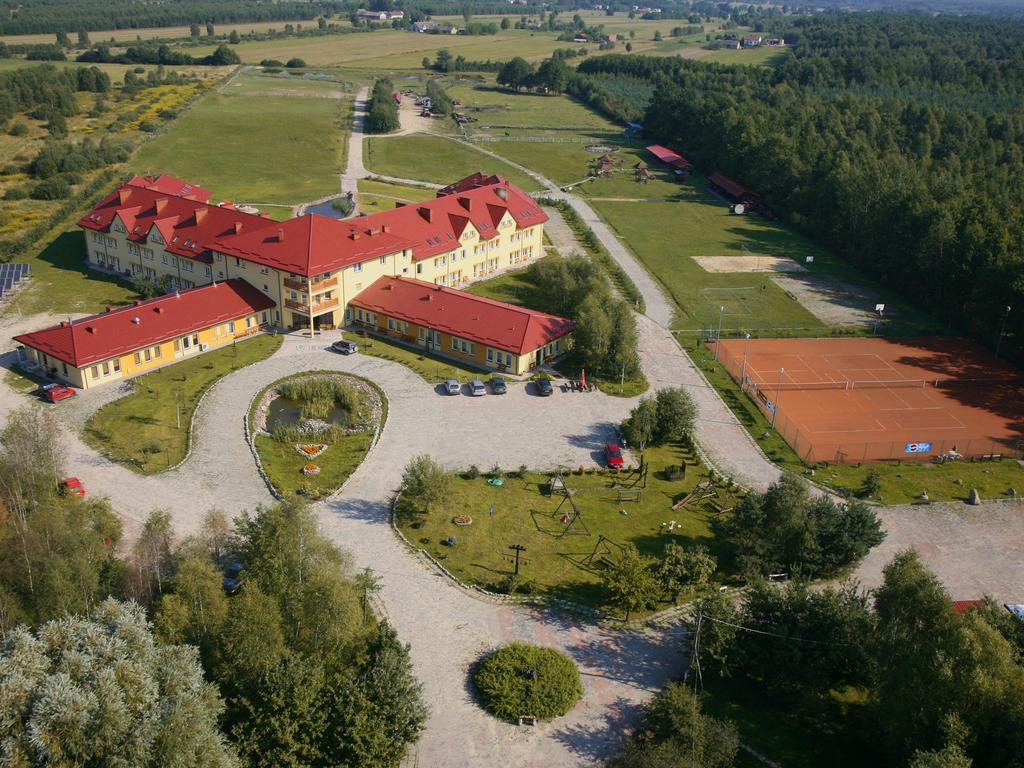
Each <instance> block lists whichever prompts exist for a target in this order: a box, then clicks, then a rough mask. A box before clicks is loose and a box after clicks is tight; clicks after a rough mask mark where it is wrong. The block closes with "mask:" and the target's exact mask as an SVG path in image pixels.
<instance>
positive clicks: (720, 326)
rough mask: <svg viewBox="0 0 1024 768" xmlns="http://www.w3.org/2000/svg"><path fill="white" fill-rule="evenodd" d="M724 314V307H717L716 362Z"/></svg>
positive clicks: (720, 342)
mask: <svg viewBox="0 0 1024 768" xmlns="http://www.w3.org/2000/svg"><path fill="white" fill-rule="evenodd" d="M724 314H725V307H724V306H721V305H720V306H719V307H718V341H716V342H715V360H718V350H719V349H721V347H722V315H724Z"/></svg>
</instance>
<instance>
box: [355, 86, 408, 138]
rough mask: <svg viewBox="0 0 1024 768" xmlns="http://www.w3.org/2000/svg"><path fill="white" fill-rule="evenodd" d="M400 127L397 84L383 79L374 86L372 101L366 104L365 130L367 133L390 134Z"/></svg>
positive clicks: (371, 93)
mask: <svg viewBox="0 0 1024 768" xmlns="http://www.w3.org/2000/svg"><path fill="white" fill-rule="evenodd" d="M398 127H399V121H398V102H397V101H395V84H394V83H392V82H391V81H390V80H388V79H387V78H381V79H379V80H377V81H376V82H375V83H374V84H373V90H372V91H371V92H370V99H369V101H367V103H366V118H365V119H364V122H363V128H364V129H365V130H366V132H367V133H390V132H391V131H397V130H398Z"/></svg>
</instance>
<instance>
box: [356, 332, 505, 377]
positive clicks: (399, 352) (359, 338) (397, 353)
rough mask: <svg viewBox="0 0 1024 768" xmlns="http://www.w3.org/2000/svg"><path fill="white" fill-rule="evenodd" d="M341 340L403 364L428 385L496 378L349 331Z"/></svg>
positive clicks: (360, 351)
mask: <svg viewBox="0 0 1024 768" xmlns="http://www.w3.org/2000/svg"><path fill="white" fill-rule="evenodd" d="M342 336H343V337H344V338H346V339H348V340H350V341H354V342H356V343H357V344H358V345H359V354H361V355H370V356H371V357H379V358H381V359H383V360H391V361H392V362H395V363H401V364H402V365H404V366H405V367H407V368H409V369H410V370H411V371H412V372H413V373H415V374H417V375H418V376H421V377H422V378H423V379H424V380H426V381H427V383H429V384H440V383H441V382H442V381H444V380H445V379H456V380H458V381H461V382H467V381H469V380H471V379H486V378H491V377H493V376H494V375H496V374H494V372H493V371H488V370H486V369H484V368H474V367H472V366H468V365H463V364H461V363H458V362H455V361H453V360H449V359H447V358H443V357H437V356H435V355H429V354H426V353H425V352H424V351H423V350H419V349H412V348H410V347H407V346H404V345H402V344H397V343H395V342H393V341H390V340H388V339H383V338H380V337H378V336H364V335H362V334H360V333H352V332H350V331H345V332H344V333H343V334H342Z"/></svg>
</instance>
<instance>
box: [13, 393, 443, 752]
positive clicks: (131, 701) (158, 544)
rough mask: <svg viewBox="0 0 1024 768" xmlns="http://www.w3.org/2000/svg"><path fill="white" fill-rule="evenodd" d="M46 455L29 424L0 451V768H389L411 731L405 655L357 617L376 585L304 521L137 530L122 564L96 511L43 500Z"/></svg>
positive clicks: (211, 514)
mask: <svg viewBox="0 0 1024 768" xmlns="http://www.w3.org/2000/svg"><path fill="white" fill-rule="evenodd" d="M62 439H63V435H62V434H61V430H60V428H59V427H58V426H57V423H56V421H55V419H54V418H53V416H52V415H50V414H48V413H45V412H42V411H41V410H38V409H26V410H23V411H16V412H13V413H12V414H11V416H10V418H9V420H8V423H7V426H6V427H5V428H4V429H3V431H2V432H0V634H2V639H0V687H2V688H4V689H5V690H14V689H15V688H16V689H17V690H18V691H20V694H19V696H17V697H7V698H5V700H4V701H3V702H2V703H0V719H2V720H3V722H4V723H5V728H4V733H3V734H0V750H2V751H3V753H4V755H5V756H7V758H8V759H11V758H14V762H16V763H17V764H18V765H24V766H34V765H39V766H42V765H52V764H53V761H54V760H59V761H60V762H62V763H67V764H76V765H113V764H120V763H122V762H123V763H125V764H131V765H167V766H182V767H184V766H192V765H198V766H211V767H212V766H216V767H218V768H220V767H221V766H224V767H225V768H227V767H234V766H253V767H254V768H255V767H256V766H267V768H270V767H271V766H275V767H276V766H281V765H310V766H317V765H319V766H327V765H330V766H351V767H352V768H355V767H356V766H370V767H371V768H386V767H391V766H397V765H398V764H399V763H400V762H401V760H402V759H403V758H404V756H405V753H406V750H407V748H408V745H409V744H411V743H412V742H414V741H415V740H416V739H417V737H418V735H419V734H420V732H421V731H422V729H423V727H424V725H425V722H426V716H427V710H426V707H425V705H424V703H423V701H422V695H421V688H420V685H419V683H418V682H417V681H416V680H415V678H414V676H413V674H412V669H411V663H410V660H409V652H408V647H407V646H405V645H403V644H402V643H400V642H399V641H398V639H397V637H396V636H395V633H394V630H393V629H391V628H390V627H389V626H388V625H387V623H386V622H382V621H380V620H378V618H377V617H376V615H375V614H374V611H373V610H372V608H371V602H372V598H373V594H374V593H375V592H376V591H377V590H378V589H379V586H380V585H379V582H378V580H377V578H376V576H375V575H374V574H373V573H372V572H371V571H369V570H364V571H359V572H357V571H355V570H354V568H353V566H352V563H351V560H350V558H349V556H348V555H347V554H346V553H345V552H343V551H341V550H339V549H338V548H337V547H335V546H334V545H333V544H332V543H331V542H330V541H329V540H328V539H326V538H325V537H324V536H323V535H322V534H321V533H320V531H319V529H318V526H317V519H316V516H315V514H314V512H313V511H312V510H311V509H309V508H308V507H305V506H302V505H300V504H279V505H274V506H271V507H261V508H259V509H257V510H255V511H254V512H252V513H249V514H243V515H241V516H240V517H239V518H237V519H236V520H235V521H230V520H229V519H228V518H227V516H226V515H225V514H224V513H223V512H219V511H217V510H210V511H208V512H207V514H206V515H205V517H204V520H203V524H202V526H201V528H200V530H199V532H198V533H196V534H195V535H193V536H190V537H184V538H183V537H179V536H176V535H175V531H174V529H173V525H172V521H171V518H170V516H169V515H168V514H167V513H166V512H162V511H155V512H153V513H152V514H150V515H149V516H148V518H147V519H146V521H145V523H144V524H143V527H142V530H141V532H140V533H139V535H138V538H137V539H136V541H135V542H134V543H132V544H131V546H130V547H124V546H123V542H122V538H121V524H120V521H119V520H118V518H117V517H116V516H115V515H114V514H113V512H112V510H111V509H110V505H109V502H107V501H106V500H105V499H96V498H92V497H86V498H79V497H77V496H74V495H71V496H64V495H61V494H60V493H59V491H58V482H59V480H60V478H61V477H63V473H64V457H63V455H62V448H61V446H62ZM225 574H227V578H226V577H225ZM43 637H45V638H46V641H45V642H43V641H42V640H41V638H43ZM72 659H77V661H76V663H75V664H73V665H71V666H70V667H69V666H68V664H69V662H70V660H72ZM72 667H73V671H71V672H70V674H69V670H71V669H72ZM115 670H120V673H119V674H117V675H115V676H111V672H112V671H115ZM88 702H91V703H88ZM72 710H74V711H75V712H76V713H77V716H76V718H74V722H73V723H72V722H70V721H69V720H68V719H67V717H66V716H65V715H66V713H67V712H69V711H72Z"/></svg>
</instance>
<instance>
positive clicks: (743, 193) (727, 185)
mask: <svg viewBox="0 0 1024 768" xmlns="http://www.w3.org/2000/svg"><path fill="white" fill-rule="evenodd" d="M708 181H709V182H711V183H712V184H714V185H715V186H716V187H720V188H721V189H722V190H723V191H724V192H725V193H726V194H728V195H731V196H732V197H735V198H740V197H760V195H758V194H757V192H754V191H753V190H752V189H747V188H746V187H744V186H743V185H742V184H740V183H739V182H738V181H736V180H734V179H730V178H729V177H728V176H726V175H725V174H724V173H719V172H718V171H715V172H714V173H712V174H711V175H710V176H708Z"/></svg>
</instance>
